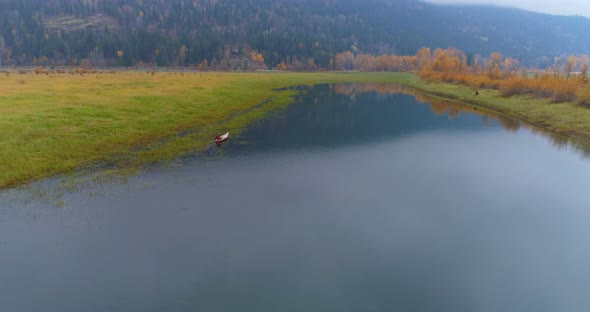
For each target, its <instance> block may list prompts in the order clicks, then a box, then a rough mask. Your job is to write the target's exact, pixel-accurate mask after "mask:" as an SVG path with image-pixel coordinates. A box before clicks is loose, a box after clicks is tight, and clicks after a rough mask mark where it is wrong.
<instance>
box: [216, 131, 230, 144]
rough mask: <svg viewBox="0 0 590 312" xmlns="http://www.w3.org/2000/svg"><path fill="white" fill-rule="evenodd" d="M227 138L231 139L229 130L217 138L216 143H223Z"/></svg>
mask: <svg viewBox="0 0 590 312" xmlns="http://www.w3.org/2000/svg"><path fill="white" fill-rule="evenodd" d="M227 139H229V132H227V133H226V134H224V135H222V136H221V137H220V138H219V139H216V140H215V143H216V144H219V143H223V142H225V141H227Z"/></svg>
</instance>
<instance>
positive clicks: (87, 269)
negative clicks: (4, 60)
mask: <svg viewBox="0 0 590 312" xmlns="http://www.w3.org/2000/svg"><path fill="white" fill-rule="evenodd" d="M377 87H378V88H379V90H385V89H383V88H384V87H383V86H381V85H378V86H377ZM362 88H369V87H368V86H362ZM395 88H398V87H395ZM351 90H352V91H351ZM359 90H364V91H366V92H360V91H359ZM374 90H375V89H359V87H358V86H356V85H344V86H342V85H341V86H329V85H324V86H317V87H314V88H313V89H311V90H309V92H307V93H305V94H302V95H301V96H299V97H298V99H297V100H296V101H295V103H293V105H290V106H288V107H286V108H285V109H284V110H281V111H274V112H272V113H270V114H269V115H268V117H267V118H264V119H262V120H259V121H257V122H255V123H254V124H252V125H251V126H250V127H249V128H248V129H245V130H244V131H243V132H242V134H241V137H239V138H238V137H236V138H235V139H232V141H230V142H228V144H227V145H224V146H223V147H222V148H221V149H218V148H217V147H215V146H212V147H211V149H209V150H208V151H206V152H203V153H199V154H196V155H194V156H193V157H187V158H183V159H179V160H177V161H176V162H175V163H173V164H170V165H169V166H163V167H154V168H152V169H151V170H149V171H148V172H145V173H143V174H140V175H137V176H131V177H129V178H128V180H127V181H117V180H115V181H109V180H108V178H106V177H108V175H106V176H105V180H103V181H102V182H101V183H98V184H99V185H100V190H101V192H99V193H98V194H97V195H96V196H93V195H91V194H89V192H88V189H92V188H91V187H90V186H88V187H87V186H85V184H84V183H85V182H84V183H81V184H79V183H74V184H70V185H71V186H70V187H62V188H61V190H62V195H61V198H62V199H63V201H64V205H63V207H62V208H60V209H48V208H51V207H52V206H51V204H48V203H45V202H44V201H30V202H29V203H28V204H27V205H20V204H19V203H18V202H9V199H8V197H12V198H14V196H16V195H18V193H19V192H18V191H11V192H13V193H14V194H13V195H11V196H0V307H2V310H7V311H235V310H248V311H277V310H279V311H283V310H285V311H302V310H303V311H365V310H370V311H417V312H422V311H424V312H428V311H482V312H488V311H490V312H492V311H493V312H496V311H505V312H520V311H547V312H549V311H565V312H578V311H587V310H588V309H590V299H589V298H588V296H587V289H588V288H587V285H588V284H589V283H590V269H589V267H588V263H590V249H588V248H587V246H586V245H587V242H586V237H588V235H590V230H589V229H590V211H588V209H587V208H588V204H589V203H590V200H589V199H588V196H587V190H586V189H587V187H586V182H587V180H588V177H589V176H590V162H589V161H588V160H585V159H580V157H579V154H577V153H572V151H571V150H563V151H561V150H556V149H555V148H554V147H553V146H552V144H550V143H548V142H547V138H546V136H542V135H538V134H536V133H534V131H536V130H535V129H534V128H530V127H529V126H527V125H526V124H523V125H519V124H518V123H514V122H512V121H511V120H510V119H507V118H500V117H497V116H494V115H493V114H490V113H489V112H485V111H480V110H479V109H478V110H477V111H476V110H474V109H473V108H471V107H467V106H462V105H458V104H454V103H444V102H440V101H434V100H429V99H427V98H423V97H420V101H422V102H421V103H417V102H416V100H415V99H416V98H417V95H414V94H408V93H407V92H409V91H407V90H405V91H404V90H401V89H391V90H394V91H393V92H391V91H384V92H381V93H378V92H376V91H374ZM387 90H390V89H387ZM351 92H352V93H351ZM404 92H406V93H404ZM353 93H354V96H351V95H352V94H353ZM506 130H508V131H506ZM561 142H563V141H561ZM569 144H570V143H567V141H566V143H565V144H564V145H562V146H569ZM83 181H88V184H92V183H94V181H95V180H93V179H88V180H83ZM99 182H100V179H99ZM55 183H56V181H54V180H49V181H44V182H41V183H38V184H35V185H37V187H38V189H37V190H36V191H35V192H36V193H38V194H39V195H37V196H38V197H43V198H52V195H51V193H50V192H49V193H46V191H45V190H46V189H50V188H51V187H55ZM66 185H67V184H66ZM31 298H34V300H32V299H31Z"/></svg>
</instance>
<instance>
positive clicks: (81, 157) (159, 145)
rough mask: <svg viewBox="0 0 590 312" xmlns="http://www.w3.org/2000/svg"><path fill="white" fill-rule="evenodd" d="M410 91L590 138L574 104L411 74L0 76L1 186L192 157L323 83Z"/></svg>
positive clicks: (589, 123)
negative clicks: (221, 134) (302, 89)
mask: <svg viewBox="0 0 590 312" xmlns="http://www.w3.org/2000/svg"><path fill="white" fill-rule="evenodd" d="M338 82H360V83H395V84H401V85H406V86H409V87H412V88H415V89H418V90H420V91H423V92H425V93H428V94H430V95H434V96H438V97H444V98H450V99H453V100H456V101H459V102H464V103H468V104H471V105H479V106H482V107H486V108H488V109H490V110H494V111H498V112H500V113H503V114H505V115H509V116H513V117H516V118H519V119H522V120H526V121H529V122H532V123H533V124H536V125H539V126H542V127H544V128H547V129H550V130H552V131H555V132H557V133H561V134H566V135H570V136H576V137H582V138H584V139H588V138H590V110H589V109H586V108H583V107H579V106H576V105H575V104H571V103H561V104H551V103H549V102H548V101H546V100H541V99H531V98H529V97H524V96H517V97H510V98H505V97H502V96H501V95H500V94H499V93H498V91H494V90H482V91H480V92H479V95H477V96H476V95H475V94H474V93H473V91H472V90H471V89H469V88H468V87H465V86H460V85H453V84H445V83H427V82H425V81H423V80H421V79H420V78H418V77H417V76H415V75H412V74H405V73H278V72H272V73H214V72H157V73H147V72H139V71H123V72H114V73H93V74H84V75H72V74H67V73H61V74H58V73H53V74H33V73H26V74H19V73H15V72H13V73H6V74H3V75H1V76H0V125H2V127H1V129H2V131H0V188H7V187H12V186H16V185H21V184H24V183H26V182H29V181H32V180H37V179H41V178H44V177H48V176H52V175H56V174H59V173H65V172H69V171H72V170H74V169H77V168H82V167H89V166H93V165H96V164H108V165H113V166H120V167H138V166H141V165H144V164H147V163H152V162H156V161H161V160H167V159H171V158H173V157H176V156H179V155H183V154H187V153H191V152H194V151H196V150H199V149H202V148H205V147H206V146H208V145H210V144H211V138H212V136H213V135H214V133H215V132H216V131H226V130H229V131H232V133H237V132H239V130H240V129H243V128H244V126H245V125H246V124H247V123H249V122H250V121H252V120H253V119H256V118H259V117H261V116H263V113H264V112H265V111H266V110H268V109H272V108H274V107H280V106H284V105H286V104H287V103H289V102H290V101H291V97H292V96H293V95H294V94H295V93H296V92H295V91H293V90H284V91H276V89H280V88H286V87H290V86H297V85H310V84H317V83H338Z"/></svg>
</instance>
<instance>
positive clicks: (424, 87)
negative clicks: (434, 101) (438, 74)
mask: <svg viewBox="0 0 590 312" xmlns="http://www.w3.org/2000/svg"><path fill="white" fill-rule="evenodd" d="M408 86H410V87H412V88H414V89H417V90H420V91H422V92H424V93H426V94H428V95H431V96H434V97H439V98H444V99H450V100H453V101H457V102H461V103H464V104H468V105H471V106H476V107H482V108H485V109H488V110H491V111H493V112H496V113H499V114H502V115H505V116H508V117H512V118H515V119H519V120H522V121H525V122H527V123H529V124H531V125H534V126H537V127H539V128H542V129H544V130H547V131H550V132H552V133H554V134H559V135H563V136H568V137H571V138H577V139H580V140H582V141H585V142H590V109H588V108H586V107H583V106H580V105H577V104H576V103H573V102H564V103H553V102H551V101H550V100H549V99H542V98H535V97H531V96H528V95H518V96H511V97H505V96H502V94H501V93H500V91H497V90H491V89H481V90H479V91H478V94H476V93H475V92H474V91H473V90H472V89H471V88H469V87H467V86H463V85H458V84H449V83H428V82H425V81H424V80H422V79H420V78H418V77H416V76H413V79H409V83H408Z"/></svg>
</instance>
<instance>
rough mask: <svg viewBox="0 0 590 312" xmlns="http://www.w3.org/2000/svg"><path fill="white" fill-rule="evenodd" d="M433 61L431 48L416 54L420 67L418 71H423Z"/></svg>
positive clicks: (423, 49)
mask: <svg viewBox="0 0 590 312" xmlns="http://www.w3.org/2000/svg"><path fill="white" fill-rule="evenodd" d="M431 60H432V54H431V53H430V48H422V49H420V50H419V51H418V53H417V54H416V63H417V65H418V69H423V68H424V67H426V66H428V65H429V64H430V61H431Z"/></svg>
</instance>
